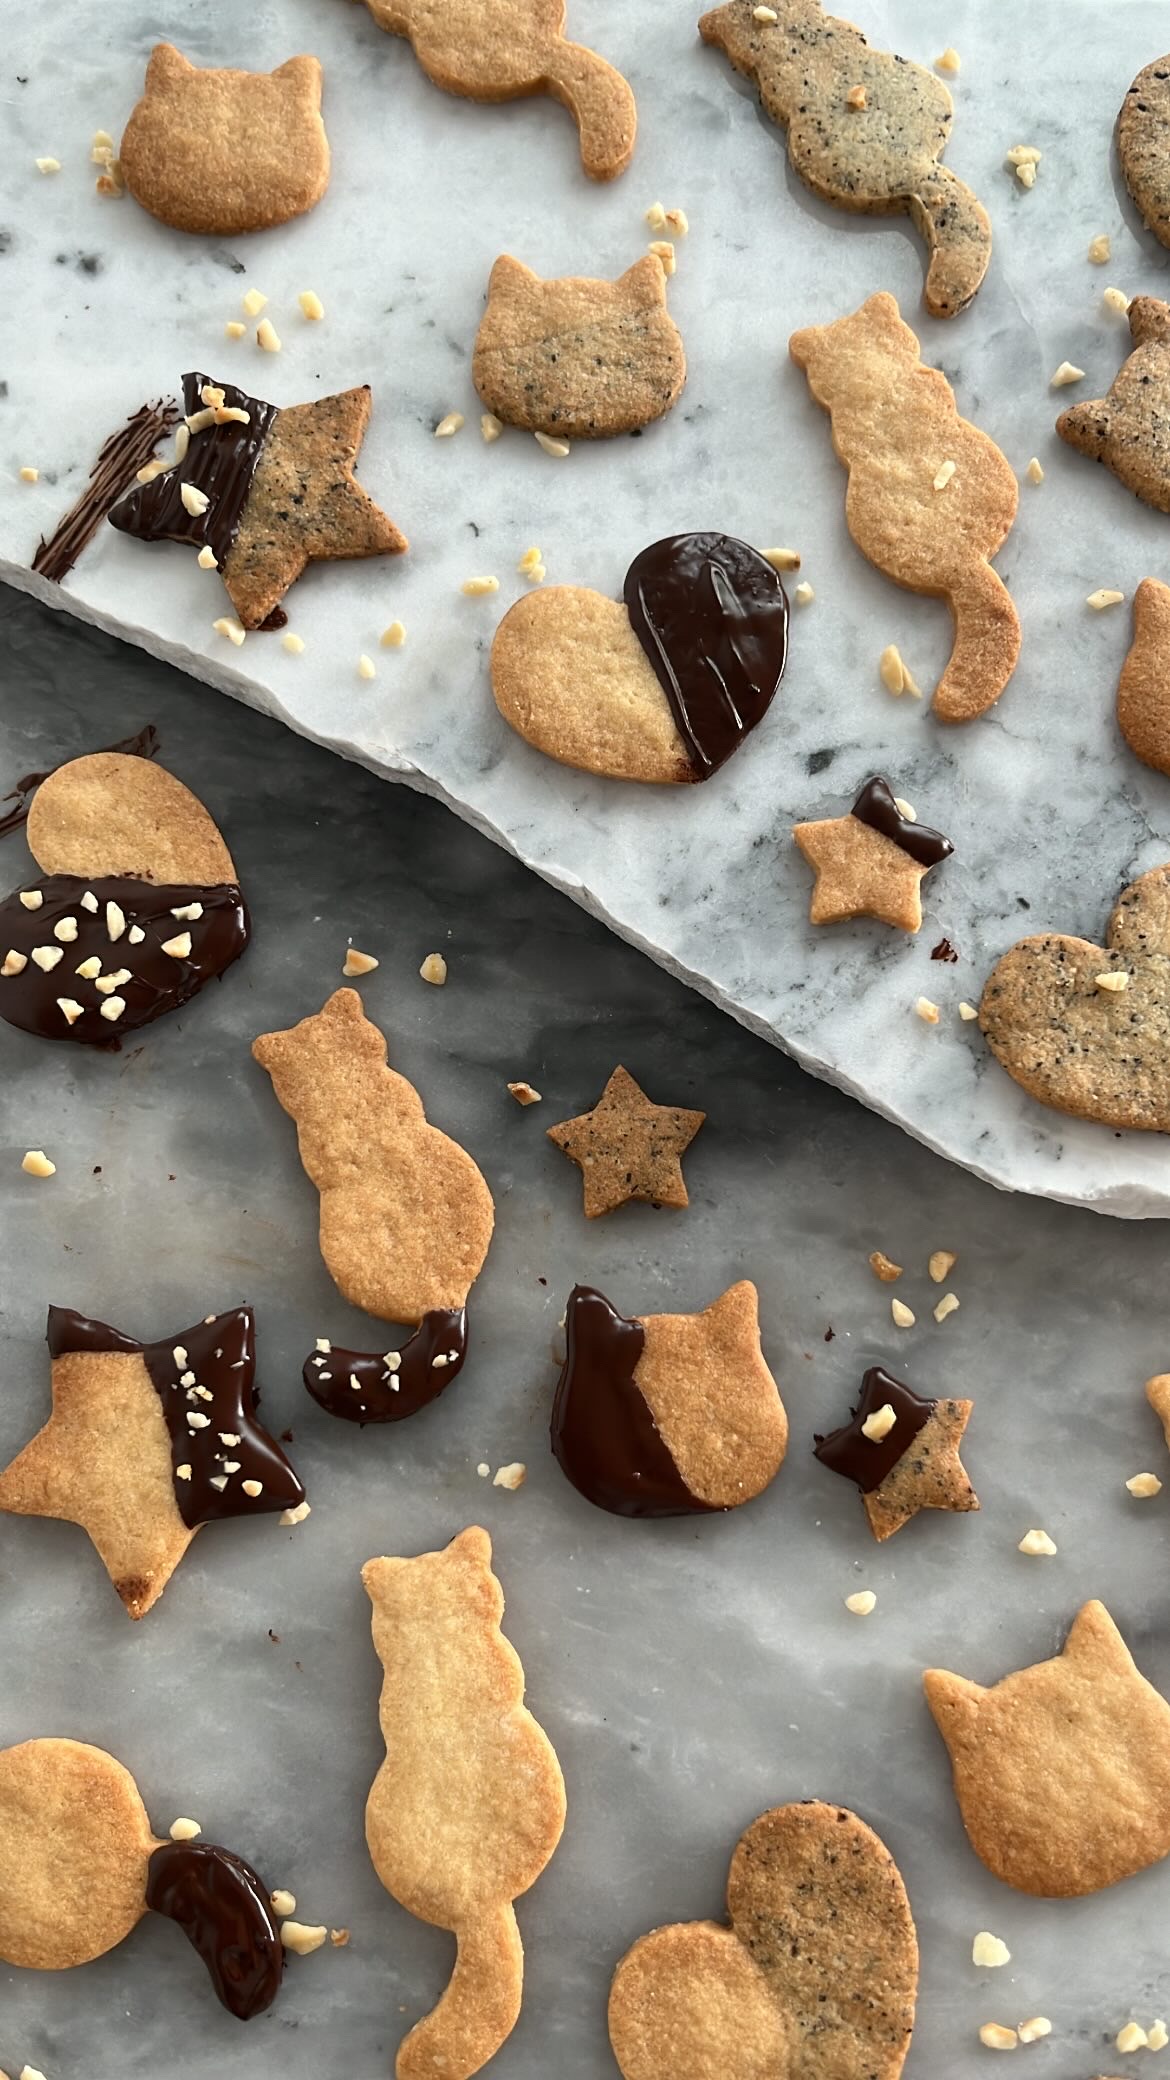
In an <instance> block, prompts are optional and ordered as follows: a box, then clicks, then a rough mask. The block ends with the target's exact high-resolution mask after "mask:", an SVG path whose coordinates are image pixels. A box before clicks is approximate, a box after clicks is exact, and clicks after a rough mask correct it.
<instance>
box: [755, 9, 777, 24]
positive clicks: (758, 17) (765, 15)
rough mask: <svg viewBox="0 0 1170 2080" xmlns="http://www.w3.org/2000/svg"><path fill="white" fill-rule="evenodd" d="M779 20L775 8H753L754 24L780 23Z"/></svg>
mask: <svg viewBox="0 0 1170 2080" xmlns="http://www.w3.org/2000/svg"><path fill="white" fill-rule="evenodd" d="M779 19H780V17H779V15H778V14H777V12H776V10H775V8H774V7H753V9H752V20H753V22H778V21H779Z"/></svg>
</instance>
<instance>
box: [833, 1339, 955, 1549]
mask: <svg viewBox="0 0 1170 2080" xmlns="http://www.w3.org/2000/svg"><path fill="white" fill-rule="evenodd" d="M973 1406H974V1403H973V1402H970V1401H931V1400H928V1399H927V1398H926V1397H925V1396H923V1395H920V1394H915V1393H912V1392H911V1390H910V1388H909V1387H908V1386H906V1385H905V1384H904V1383H903V1381H901V1380H900V1379H895V1378H894V1377H893V1375H892V1374H891V1373H889V1372H886V1371H884V1370H883V1368H882V1367H881V1366H880V1365H871V1367H870V1369H869V1371H868V1372H867V1373H866V1375H865V1377H864V1379H863V1380H862V1382H861V1400H860V1401H859V1403H858V1405H857V1407H856V1408H855V1409H854V1411H853V1416H852V1420H851V1421H850V1422H848V1423H843V1424H842V1426H841V1428H840V1429H839V1430H833V1431H831V1432H830V1434H829V1435H828V1437H818V1438H817V1440H816V1456H817V1458H818V1459H819V1460H820V1462H821V1464H822V1466H828V1467H830V1468H831V1469H832V1471H833V1472H834V1473H840V1474H843V1475H844V1477H845V1479H846V1480H847V1481H856V1483H857V1485H858V1487H859V1488H860V1489H861V1496H862V1501H863V1502H864V1503H865V1514H866V1516H867V1517H868V1518H869V1528H870V1530H871V1531H872V1532H873V1535H874V1537H875V1538H876V1539H879V1540H881V1539H885V1538H892V1537H893V1535H894V1533H895V1531H900V1530H901V1529H902V1526H903V1524H908V1523H909V1521H910V1519H911V1517H915V1516H917V1514H918V1512H919V1510H920V1509H950V1510H972V1509H978V1507H979V1497H978V1496H977V1495H976V1493H975V1490H974V1488H973V1487H972V1486H971V1483H970V1481H969V1480H968V1478H967V1470H966V1468H965V1467H964V1465H963V1464H962V1461H961V1460H960V1458H959V1445H960V1442H961V1440H962V1436H963V1432H964V1430H965V1429H966V1427H967V1423H968V1419H969V1417H970V1414H971V1410H972V1407H973Z"/></svg>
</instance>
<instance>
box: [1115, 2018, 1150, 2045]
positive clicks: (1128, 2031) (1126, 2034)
mask: <svg viewBox="0 0 1170 2080" xmlns="http://www.w3.org/2000/svg"><path fill="white" fill-rule="evenodd" d="M1116 2042H1117V2049H1118V2050H1119V2051H1145V2050H1148V2048H1149V2042H1150V2040H1149V2038H1148V2036H1147V2035H1146V2033H1145V2030H1144V2029H1143V2028H1142V2026H1141V2023H1140V2022H1127V2023H1126V2025H1125V2028H1124V2029H1119V2030H1118V2032H1117V2038H1116Z"/></svg>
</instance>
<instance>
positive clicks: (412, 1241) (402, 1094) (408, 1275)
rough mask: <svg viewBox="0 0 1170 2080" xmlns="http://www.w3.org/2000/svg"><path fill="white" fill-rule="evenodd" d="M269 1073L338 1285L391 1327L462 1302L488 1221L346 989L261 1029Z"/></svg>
mask: <svg viewBox="0 0 1170 2080" xmlns="http://www.w3.org/2000/svg"><path fill="white" fill-rule="evenodd" d="M252 1053H253V1054H254V1055H255V1057H256V1060H257V1061H258V1062H259V1063H260V1066H261V1068H263V1069H267V1071H268V1074H269V1075H270V1076H271V1078H272V1084H273V1089H274V1090H275V1092H276V1095H277V1097H278V1098H279V1100H280V1102H281V1104H282V1105H283V1107H284V1109H285V1111H286V1112H287V1113H288V1114H289V1115H290V1116H291V1118H293V1119H294V1120H295V1121H296V1124H297V1146H298V1148H299V1149H300V1155H301V1162H302V1163H303V1164H304V1167H305V1170H306V1172H307V1174H308V1176H309V1177H310V1178H311V1179H312V1181H313V1183H314V1184H315V1185H316V1187H317V1190H318V1191H319V1192H320V1194H321V1230H320V1239H321V1255H322V1256H323V1257H324V1259H325V1264H326V1268H327V1269H328V1271H329V1275H330V1277H331V1278H332V1279H333V1281H334V1284H335V1285H336V1286H337V1288H338V1290H339V1291H340V1292H342V1293H343V1294H344V1295H345V1298H346V1299H347V1300H351V1301H352V1302H353V1304H354V1306H355V1307H364V1308H365V1310H366V1312H367V1314H373V1315H377V1316H379V1317H380V1319H381V1320H382V1321H387V1322H421V1321H422V1319H423V1316H424V1315H425V1314H427V1313H428V1312H429V1311H430V1310H431V1309H432V1308H461V1307H463V1306H464V1305H465V1304H466V1301H467V1295H468V1292H469V1290H470V1288H471V1286H472V1284H473V1282H474V1280H475V1279H476V1278H477V1277H478V1276H479V1272H480V1269H481V1267H482V1265H483V1260H484V1258H485V1256H486V1255H487V1248H488V1243H489V1242H490V1241H491V1236H492V1227H493V1225H494V1221H495V1208H494V1207H493V1205H492V1195H491V1193H490V1192H489V1190H488V1188H487V1185H486V1184H485V1182H484V1179H483V1177H482V1176H481V1174H480V1172H479V1170H478V1169H477V1168H476V1166H475V1164H474V1163H473V1162H472V1159H471V1157H470V1156H469V1155H468V1154H467V1153H466V1151H465V1150H464V1149H462V1148H460V1147H459V1144H458V1143H457V1142H455V1141H451V1140H450V1139H449V1138H448V1136H447V1135H446V1134H441V1133H440V1132H439V1129H438V1128H437V1127H432V1126H430V1125H428V1122H427V1117H426V1114H425V1113H424V1111H423V1104H422V1099H421V1098H420V1097H419V1094H418V1092H417V1091H416V1090H415V1088H414V1085H413V1084H410V1083H408V1082H407V1080H406V1078H405V1076H400V1075H398V1073H397V1071H396V1070H394V1069H391V1068H389V1067H388V1066H387V1062H386V1042H385V1039H384V1037H383V1035H382V1034H381V1033H380V1032H379V1031H378V1028H377V1026H375V1025H373V1024H371V1022H370V1020H369V1019H368V1018H367V1017H366V1015H365V1013H364V1011H363V1010H362V1000H361V998H360V997H359V995H358V993H357V991H356V990H354V989H339V990H335V991H334V992H333V995H332V996H331V997H330V998H329V999H328V1000H327V1002H326V1003H325V1004H324V1006H323V1007H322V1009H321V1010H320V1011H317V1012H314V1013H313V1015H312V1016H311V1017H309V1018H302V1020H301V1021H300V1024H299V1025H295V1026H290V1027H289V1029H288V1030H287V1031H286V1032H279V1033H262V1034H261V1035H260V1037H259V1039H258V1040H255V1041H254V1042H253V1044H252Z"/></svg>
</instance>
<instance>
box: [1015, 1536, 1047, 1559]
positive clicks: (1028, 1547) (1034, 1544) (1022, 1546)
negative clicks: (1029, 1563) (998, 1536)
mask: <svg viewBox="0 0 1170 2080" xmlns="http://www.w3.org/2000/svg"><path fill="white" fill-rule="evenodd" d="M1016 1551H1017V1552H1018V1553H1026V1554H1027V1555H1028V1558H1029V1559H1030V1560H1040V1559H1043V1560H1048V1559H1051V1557H1052V1555H1053V1553H1055V1551H1056V1543H1055V1541H1054V1540H1053V1539H1051V1538H1049V1536H1048V1533H1047V1532H1046V1531H1025V1533H1024V1536H1023V1537H1022V1539H1021V1540H1020V1543H1019V1545H1018V1546H1017V1547H1016Z"/></svg>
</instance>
